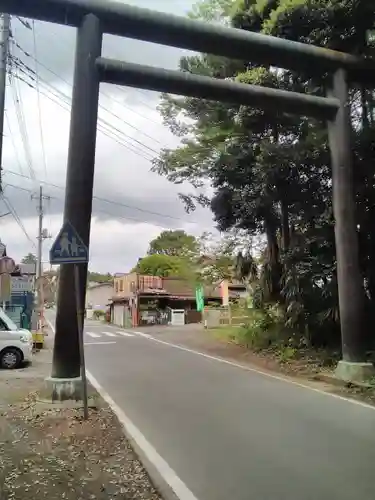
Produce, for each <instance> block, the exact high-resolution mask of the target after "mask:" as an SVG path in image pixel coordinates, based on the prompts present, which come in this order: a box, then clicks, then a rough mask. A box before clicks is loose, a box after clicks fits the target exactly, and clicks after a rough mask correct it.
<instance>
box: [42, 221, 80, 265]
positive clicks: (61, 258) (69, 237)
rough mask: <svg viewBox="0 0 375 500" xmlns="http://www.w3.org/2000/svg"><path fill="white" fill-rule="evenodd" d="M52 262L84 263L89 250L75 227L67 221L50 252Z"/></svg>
mask: <svg viewBox="0 0 375 500" xmlns="http://www.w3.org/2000/svg"><path fill="white" fill-rule="evenodd" d="M49 261H50V263H51V264H83V263H85V262H88V261H89V252H88V249H87V247H86V245H85V244H84V243H83V241H82V238H81V237H80V236H79V234H78V233H77V231H76V230H75V229H74V227H73V226H72V225H71V224H70V223H69V222H65V223H64V225H63V227H62V228H61V230H60V232H59V234H58V236H57V238H56V240H55V242H54V244H53V245H52V247H51V250H50V252H49Z"/></svg>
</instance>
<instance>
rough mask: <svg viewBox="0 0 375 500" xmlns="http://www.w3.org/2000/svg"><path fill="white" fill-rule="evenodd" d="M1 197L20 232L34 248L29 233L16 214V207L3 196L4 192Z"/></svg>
mask: <svg viewBox="0 0 375 500" xmlns="http://www.w3.org/2000/svg"><path fill="white" fill-rule="evenodd" d="M2 199H3V201H4V203H5V205H6V207H7V208H8V210H9V212H10V213H11V215H12V216H13V218H14V220H15V221H16V222H17V224H18V226H19V227H20V228H21V230H22V232H23V233H24V235H25V236H26V238H27V239H28V240H29V242H30V243H31V244H32V246H33V247H34V248H36V245H35V242H34V241H33V240H32V239H31V237H30V235H29V233H28V232H27V231H26V228H25V226H24V225H23V223H22V221H21V219H20V218H19V216H18V214H17V212H16V209H15V208H14V207H13V205H12V203H11V202H10V200H9V199H8V198H7V197H6V196H5V194H2Z"/></svg>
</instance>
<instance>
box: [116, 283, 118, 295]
mask: <svg viewBox="0 0 375 500" xmlns="http://www.w3.org/2000/svg"><path fill="white" fill-rule="evenodd" d="M115 290H116V293H118V281H115Z"/></svg>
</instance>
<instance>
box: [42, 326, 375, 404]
mask: <svg viewBox="0 0 375 500" xmlns="http://www.w3.org/2000/svg"><path fill="white" fill-rule="evenodd" d="M47 322H48V324H49V325H50V327H51V329H52V331H53V332H55V329H54V328H53V326H52V324H51V322H50V321H48V320H47ZM133 333H135V334H137V335H140V336H142V337H144V338H146V339H149V340H153V341H154V342H158V343H159V344H164V345H167V346H169V347H173V348H174V349H180V350H181V351H185V352H190V353H191V354H196V355H197V356H202V357H203V358H206V359H211V360H213V361H218V362H219V363H224V364H226V365H230V366H234V367H236V368H241V369H242V370H247V371H249V372H253V373H258V374H259V375H263V376H264V377H268V378H272V379H274V380H279V381H280V382H286V383H287V384H292V385H295V386H297V387H301V388H303V389H308V390H309V391H313V392H317V393H318V394H323V395H325V396H329V397H331V398H335V399H339V400H341V401H346V402H347V403H351V404H353V405H357V406H362V407H363V408H367V409H368V410H372V411H374V410H375V406H371V405H369V404H367V403H363V402H362V401H357V400H356V399H350V398H346V397H345V396H340V395H339V394H332V393H331V392H326V391H323V390H322V389H317V388H316V387H311V386H309V385H307V384H303V383H302V382H296V381H295V380H292V379H290V378H287V377H282V376H280V375H274V374H272V373H269V372H265V371H262V370H258V369H257V368H252V367H250V366H246V365H241V364H240V363H235V362H234V361H229V360H228V359H224V358H219V357H217V356H211V355H210V354H206V353H204V352H200V351H195V350H194V349H189V348H188V347H183V346H181V345H177V344H172V343H170V342H166V341H165V340H160V339H156V338H155V337H152V335H150V334H148V333H143V332H136V331H134V332H133Z"/></svg>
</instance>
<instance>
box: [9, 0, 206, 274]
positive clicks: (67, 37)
mask: <svg viewBox="0 0 375 500" xmlns="http://www.w3.org/2000/svg"><path fill="white" fill-rule="evenodd" d="M127 3H129V4H134V5H137V6H139V7H146V8H153V9H156V10H160V11H163V12H168V13H174V14H178V15H185V14H186V12H187V11H188V10H189V9H190V8H191V6H192V4H193V3H194V0H127ZM34 33H35V41H36V43H35V46H34ZM12 34H13V41H12V44H11V53H12V55H13V57H14V58H18V59H19V60H20V61H21V64H25V65H26V66H27V67H28V68H29V69H31V70H32V71H35V70H36V69H37V71H38V75H39V102H40V110H41V113H40V114H41V119H40V120H39V111H38V110H39V107H38V93H37V92H36V90H35V88H31V87H30V86H29V85H27V84H26V82H29V83H33V84H34V86H35V82H33V80H32V79H30V76H31V78H32V73H30V71H29V69H26V68H25V67H24V66H21V68H23V69H24V71H26V73H23V72H22V69H21V70H19V69H15V68H14V65H13V68H11V73H15V74H16V75H18V77H20V78H14V77H12V78H11V80H10V81H9V82H8V86H7V95H6V118H5V129H4V157H3V167H4V180H3V182H4V185H5V190H4V194H5V199H2V200H0V203H1V206H0V215H1V214H5V213H7V212H9V210H10V209H11V210H13V209H14V210H15V212H16V214H17V216H16V217H14V216H12V215H7V216H4V217H1V227H2V231H1V233H0V238H1V240H2V241H3V242H4V243H5V244H6V245H7V250H8V255H11V256H12V257H14V258H15V259H16V260H19V259H21V258H22V256H24V255H25V254H27V253H28V252H33V253H35V251H36V249H35V246H34V245H36V234H37V227H38V221H37V212H36V200H35V199H32V195H33V194H34V195H35V194H36V193H37V191H38V190H39V185H40V183H41V182H42V183H43V186H44V192H45V194H46V195H48V196H49V197H50V200H48V201H46V202H45V203H46V204H45V207H46V215H45V223H44V226H45V227H46V228H47V229H48V231H49V232H50V233H51V235H52V239H51V240H47V241H46V242H45V244H44V255H43V260H44V261H45V264H44V267H45V268H48V267H49V265H48V252H49V248H50V246H51V244H52V241H53V238H54V237H55V236H56V235H57V233H58V231H59V229H60V227H61V223H62V209H63V200H64V194H65V193H64V184H65V173H66V163H67V150H68V134H69V119H70V113H69V111H70V97H71V82H72V78H73V61H74V44H75V30H74V29H71V28H67V27H61V26H57V25H52V24H46V23H40V22H35V24H34V31H33V30H30V29H28V28H27V26H25V25H24V24H22V23H21V22H20V20H18V19H16V18H13V19H12ZM35 47H36V52H35ZM182 54H183V52H182V51H180V50H178V49H172V48H167V47H160V46H158V45H155V44H148V43H144V42H137V41H134V40H126V39H122V38H115V37H111V36H108V35H106V36H105V38H104V45H103V55H104V56H107V57H113V58H117V59H122V60H126V61H130V62H139V63H143V64H148V65H153V66H159V67H163V68H171V69H176V68H177V65H178V60H179V58H180V57H181V55H182ZM185 54H186V52H185ZM35 59H36V60H37V63H36V62H35ZM27 75H29V76H27ZM158 101H159V96H158V95H157V94H156V93H151V92H146V91H143V90H135V89H127V88H118V87H114V86H109V85H102V86H101V95H100V111H99V132H98V140H97V153H96V171H95V188H94V194H95V199H94V209H93V220H92V226H91V228H92V229H91V248H90V269H91V270H93V271H94V270H95V271H99V272H124V271H127V270H129V269H130V268H131V267H132V266H133V265H134V264H135V263H136V261H137V259H138V257H139V256H142V255H144V253H145V252H146V250H147V246H148V242H149V240H150V239H152V238H153V237H155V236H157V235H158V234H159V233H160V231H162V230H164V229H174V228H182V229H185V230H186V231H188V232H191V233H193V234H196V235H199V234H201V233H202V232H203V231H210V230H212V227H213V223H212V217H211V213H210V212H209V211H206V210H203V209H200V210H198V211H197V212H195V213H193V214H191V215H187V214H186V212H185V211H184V207H183V204H182V203H181V202H180V200H179V198H178V192H179V191H181V186H174V185H173V184H171V183H169V182H168V181H167V180H166V179H164V178H161V177H159V176H158V175H156V174H154V173H152V172H150V167H151V163H150V160H151V159H152V158H153V157H155V156H156V155H157V152H158V151H159V150H160V148H161V147H173V146H175V145H177V144H178V142H177V140H176V138H175V137H173V136H172V135H171V133H170V132H169V131H168V129H166V128H165V127H164V126H163V125H162V123H161V117H160V116H159V114H158V112H157V111H156V106H157V104H158ZM40 122H41V127H40ZM41 130H42V134H41ZM41 136H43V141H42V139H41ZM43 143H44V152H45V154H44V155H43V147H42V144H43ZM44 158H45V161H44ZM186 189H188V188H186ZM9 204H10V207H11V208H10V209H9ZM16 218H18V222H16V220H15V219H16Z"/></svg>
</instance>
